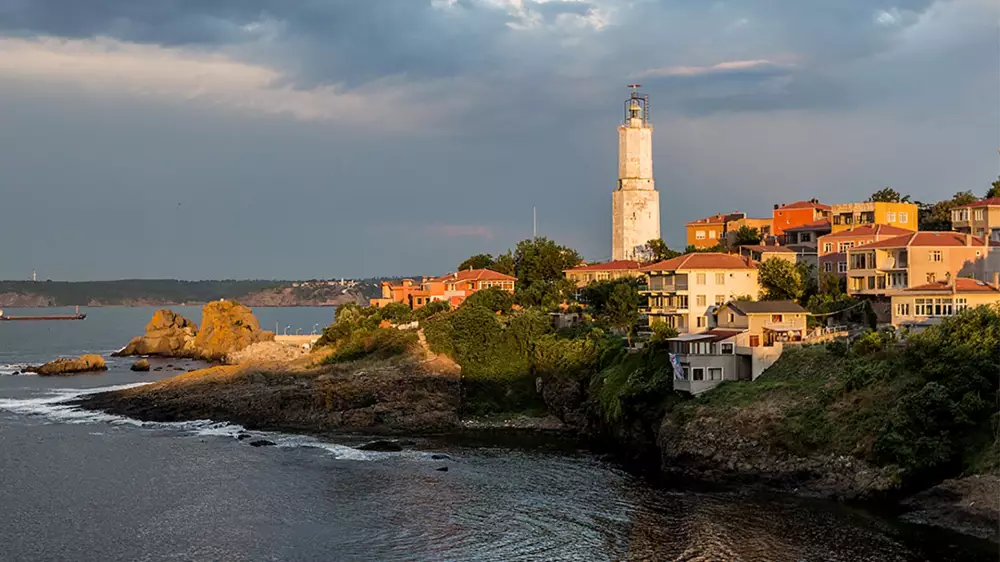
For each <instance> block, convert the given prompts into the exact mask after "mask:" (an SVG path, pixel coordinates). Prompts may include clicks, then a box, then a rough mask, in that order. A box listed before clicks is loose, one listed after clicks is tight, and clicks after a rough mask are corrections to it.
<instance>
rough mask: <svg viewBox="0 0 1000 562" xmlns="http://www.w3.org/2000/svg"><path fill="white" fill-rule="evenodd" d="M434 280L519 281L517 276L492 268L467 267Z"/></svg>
mask: <svg viewBox="0 0 1000 562" xmlns="http://www.w3.org/2000/svg"><path fill="white" fill-rule="evenodd" d="M434 281H442V282H448V281H517V277H511V276H510V275H504V274H503V273H499V272H496V271H493V270H492V269H466V270H464V271H457V272H455V273H449V274H448V275H442V276H441V277H438V278H437V279H434Z"/></svg>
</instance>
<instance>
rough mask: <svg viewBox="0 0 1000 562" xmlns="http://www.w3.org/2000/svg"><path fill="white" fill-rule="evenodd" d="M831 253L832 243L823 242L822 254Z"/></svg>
mask: <svg viewBox="0 0 1000 562" xmlns="http://www.w3.org/2000/svg"><path fill="white" fill-rule="evenodd" d="M832 251H833V242H824V243H823V253H824V254H829V253H830V252H832Z"/></svg>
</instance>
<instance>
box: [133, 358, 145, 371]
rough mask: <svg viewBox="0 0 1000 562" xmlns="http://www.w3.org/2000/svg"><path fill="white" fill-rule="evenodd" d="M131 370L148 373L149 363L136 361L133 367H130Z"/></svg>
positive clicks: (143, 360)
mask: <svg viewBox="0 0 1000 562" xmlns="http://www.w3.org/2000/svg"><path fill="white" fill-rule="evenodd" d="M130 369H131V370H133V371H148V370H149V361H146V360H145V359H140V360H138V361H136V362H135V363H132V366H131V367H130Z"/></svg>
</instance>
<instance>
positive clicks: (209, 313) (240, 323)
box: [193, 301, 274, 361]
mask: <svg viewBox="0 0 1000 562" xmlns="http://www.w3.org/2000/svg"><path fill="white" fill-rule="evenodd" d="M273 340H274V332H268V331H264V330H261V329H260V324H259V323H258V322H257V318H256V317H255V316H254V315H253V311H252V310H250V309H249V308H248V307H246V306H243V305H242V304H239V303H236V302H233V301H216V302H210V303H208V304H206V305H205V307H204V308H203V309H202V312H201V329H200V330H198V334H197V336H196V337H195V339H194V342H193V345H194V348H195V349H196V350H197V355H198V357H200V358H202V359H208V360H213V361H221V360H223V359H225V358H226V355H228V354H230V353H233V352H237V351H240V350H242V349H244V348H246V347H249V346H250V345H253V344H255V343H258V342H264V341H273Z"/></svg>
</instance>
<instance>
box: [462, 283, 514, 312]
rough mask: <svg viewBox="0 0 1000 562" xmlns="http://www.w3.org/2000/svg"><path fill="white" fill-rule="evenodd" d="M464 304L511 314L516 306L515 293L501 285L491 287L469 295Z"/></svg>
mask: <svg viewBox="0 0 1000 562" xmlns="http://www.w3.org/2000/svg"><path fill="white" fill-rule="evenodd" d="M462 306H463V307H464V306H470V307H479V308H485V309H486V310H489V311H492V312H500V313H503V314H509V313H510V311H511V309H512V307H513V306H514V295H512V294H510V293H509V292H508V291H504V290H503V289H501V288H499V287H490V288H488V289H483V290H482V291H476V292H475V293H472V294H471V295H469V296H468V298H466V299H465V302H463V303H462ZM459 308H461V307H459Z"/></svg>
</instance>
